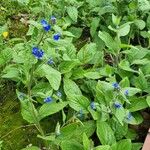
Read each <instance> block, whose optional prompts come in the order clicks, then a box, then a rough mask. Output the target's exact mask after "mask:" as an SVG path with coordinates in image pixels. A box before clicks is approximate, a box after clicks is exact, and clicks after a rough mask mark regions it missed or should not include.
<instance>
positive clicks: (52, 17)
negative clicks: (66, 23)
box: [51, 16, 56, 24]
mask: <svg viewBox="0 0 150 150" xmlns="http://www.w3.org/2000/svg"><path fill="white" fill-rule="evenodd" d="M51 21H52V23H53V24H56V17H55V16H51Z"/></svg>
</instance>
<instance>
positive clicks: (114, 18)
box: [112, 14, 121, 26]
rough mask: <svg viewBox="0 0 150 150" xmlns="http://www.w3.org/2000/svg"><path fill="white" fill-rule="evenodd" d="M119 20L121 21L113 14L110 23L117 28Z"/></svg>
mask: <svg viewBox="0 0 150 150" xmlns="http://www.w3.org/2000/svg"><path fill="white" fill-rule="evenodd" d="M120 20H121V17H117V16H115V15H114V14H112V22H113V24H114V25H115V26H118V25H119V24H120Z"/></svg>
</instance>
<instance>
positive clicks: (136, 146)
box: [132, 143, 143, 150]
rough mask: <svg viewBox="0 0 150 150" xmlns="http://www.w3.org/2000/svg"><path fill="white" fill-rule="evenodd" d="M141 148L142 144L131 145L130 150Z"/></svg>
mask: <svg viewBox="0 0 150 150" xmlns="http://www.w3.org/2000/svg"><path fill="white" fill-rule="evenodd" d="M142 146H143V143H132V150H140V149H141V148H142Z"/></svg>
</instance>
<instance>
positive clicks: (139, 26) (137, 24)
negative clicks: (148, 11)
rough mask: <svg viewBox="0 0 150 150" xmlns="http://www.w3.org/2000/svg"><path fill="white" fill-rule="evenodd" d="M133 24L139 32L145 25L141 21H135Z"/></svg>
mask: <svg viewBox="0 0 150 150" xmlns="http://www.w3.org/2000/svg"><path fill="white" fill-rule="evenodd" d="M134 23H135V25H136V26H137V27H138V28H139V29H140V30H143V29H144V28H145V26H146V23H145V21H143V20H135V21H134Z"/></svg>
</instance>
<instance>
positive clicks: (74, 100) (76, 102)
mask: <svg viewBox="0 0 150 150" xmlns="http://www.w3.org/2000/svg"><path fill="white" fill-rule="evenodd" d="M68 99H69V105H70V107H71V108H73V109H74V110H76V111H80V110H82V111H83V112H84V113H87V112H88V106H89V105H90V101H89V100H88V98H86V97H85V96H83V95H75V94H72V95H68Z"/></svg>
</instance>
